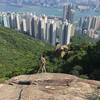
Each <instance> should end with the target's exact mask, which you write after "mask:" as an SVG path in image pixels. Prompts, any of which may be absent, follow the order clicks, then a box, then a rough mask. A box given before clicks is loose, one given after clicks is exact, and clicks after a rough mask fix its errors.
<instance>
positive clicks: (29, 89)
mask: <svg viewBox="0 0 100 100" xmlns="http://www.w3.org/2000/svg"><path fill="white" fill-rule="evenodd" d="M99 95H100V82H99V81H94V80H84V79H80V78H78V77H75V76H72V75H68V74H56V73H44V74H34V75H21V76H17V77H13V78H12V79H10V80H8V81H6V82H5V84H0V100H89V98H90V97H93V98H94V99H93V100H96V99H97V98H98V96H99Z"/></svg>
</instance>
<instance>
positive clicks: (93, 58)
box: [0, 26, 100, 82]
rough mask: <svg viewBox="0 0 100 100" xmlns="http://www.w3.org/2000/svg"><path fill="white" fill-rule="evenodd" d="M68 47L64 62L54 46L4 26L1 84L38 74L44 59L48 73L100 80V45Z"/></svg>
mask: <svg viewBox="0 0 100 100" xmlns="http://www.w3.org/2000/svg"><path fill="white" fill-rule="evenodd" d="M68 47H69V52H68V54H67V55H66V56H65V57H64V58H63V59H62V58H61V57H60V56H59V55H57V54H56V53H55V47H53V46H51V45H50V44H48V43H44V42H41V41H40V40H37V39H34V38H32V37H30V36H27V35H26V34H21V33H19V32H17V31H16V30H12V29H7V28H4V27H1V26H0V82H3V81H4V80H5V79H9V78H11V77H13V76H17V75H21V74H34V73H36V72H37V71H38V69H39V67H40V65H41V64H40V56H41V55H44V56H45V58H46V69H47V72H54V73H67V74H73V75H76V76H78V77H82V78H88V79H95V80H100V67H99V66H100V41H98V42H97V43H95V44H92V43H91V44H89V43H83V42H82V43H72V44H70V45H69V46H68Z"/></svg>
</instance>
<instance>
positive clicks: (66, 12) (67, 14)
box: [63, 3, 75, 23]
mask: <svg viewBox="0 0 100 100" xmlns="http://www.w3.org/2000/svg"><path fill="white" fill-rule="evenodd" d="M74 14H75V10H74V7H73V5H72V4H71V3H67V4H66V5H64V8H63V20H64V21H66V19H67V21H68V23H73V21H74Z"/></svg>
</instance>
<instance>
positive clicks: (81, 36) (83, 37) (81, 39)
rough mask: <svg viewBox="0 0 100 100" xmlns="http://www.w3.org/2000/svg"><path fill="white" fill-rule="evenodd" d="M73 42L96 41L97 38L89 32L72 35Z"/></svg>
mask: <svg viewBox="0 0 100 100" xmlns="http://www.w3.org/2000/svg"><path fill="white" fill-rule="evenodd" d="M71 42H72V43H96V42H97V40H95V39H93V38H91V37H89V36H88V35H87V34H75V35H74V36H73V37H71Z"/></svg>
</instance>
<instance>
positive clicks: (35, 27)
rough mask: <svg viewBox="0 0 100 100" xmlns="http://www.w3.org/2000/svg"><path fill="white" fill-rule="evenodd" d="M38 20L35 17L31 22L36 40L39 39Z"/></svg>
mask: <svg viewBox="0 0 100 100" xmlns="http://www.w3.org/2000/svg"><path fill="white" fill-rule="evenodd" d="M37 28H38V20H37V17H36V16H35V15H34V16H33V18H32V20H31V30H32V36H33V37H34V38H36V37H37V33H38V29H37Z"/></svg>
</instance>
